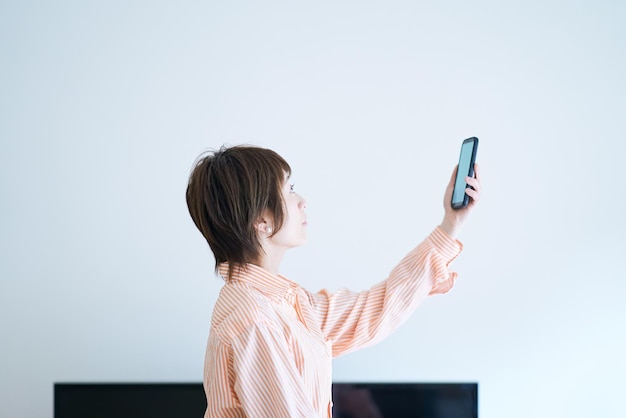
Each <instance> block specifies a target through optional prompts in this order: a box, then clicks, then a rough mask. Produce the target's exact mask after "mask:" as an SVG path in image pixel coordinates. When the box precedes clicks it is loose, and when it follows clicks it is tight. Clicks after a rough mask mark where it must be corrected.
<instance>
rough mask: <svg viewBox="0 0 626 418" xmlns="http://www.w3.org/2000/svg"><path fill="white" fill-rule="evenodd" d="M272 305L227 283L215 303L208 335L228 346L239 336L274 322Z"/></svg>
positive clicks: (252, 291)
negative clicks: (215, 335) (213, 333)
mask: <svg viewBox="0 0 626 418" xmlns="http://www.w3.org/2000/svg"><path fill="white" fill-rule="evenodd" d="M275 317H276V315H275V306H274V302H273V301H272V300H271V299H270V298H269V297H267V296H266V295H264V294H262V293H261V292H259V291H257V290H255V289H252V288H250V287H248V286H246V285H244V284H240V283H226V284H225V285H224V286H223V287H222V290H221V291H220V295H219V297H218V298H217V301H216V303H215V308H214V309H213V317H212V318H211V331H212V332H215V333H216V334H217V335H218V336H219V337H220V339H221V340H223V342H224V343H226V344H230V342H232V341H233V340H234V339H236V338H237V337H238V336H239V335H241V334H242V333H244V332H245V331H247V330H249V329H250V328H252V327H254V326H256V325H259V324H268V323H270V324H271V323H272V322H273V321H275Z"/></svg>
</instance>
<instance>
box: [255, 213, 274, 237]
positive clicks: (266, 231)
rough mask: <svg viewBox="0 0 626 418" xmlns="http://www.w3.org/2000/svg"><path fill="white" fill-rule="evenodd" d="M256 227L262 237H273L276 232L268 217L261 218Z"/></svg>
mask: <svg viewBox="0 0 626 418" xmlns="http://www.w3.org/2000/svg"><path fill="white" fill-rule="evenodd" d="M254 227H255V228H256V230H257V232H258V233H260V234H262V235H271V234H272V232H273V230H274V229H273V228H272V225H271V223H270V222H269V221H268V217H267V216H263V217H261V219H259V221H258V222H257V223H256V225H255V226H254Z"/></svg>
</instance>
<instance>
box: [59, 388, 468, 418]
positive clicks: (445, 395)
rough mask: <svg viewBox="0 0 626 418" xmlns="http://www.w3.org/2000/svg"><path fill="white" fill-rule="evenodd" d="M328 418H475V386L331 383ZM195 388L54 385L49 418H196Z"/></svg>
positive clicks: (201, 407)
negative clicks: (51, 415) (330, 412)
mask: <svg viewBox="0 0 626 418" xmlns="http://www.w3.org/2000/svg"><path fill="white" fill-rule="evenodd" d="M333 403H334V407H333V418H362V417H368V418H405V417H406V418H409V417H411V418H477V417H478V385H477V384H476V383H334V384H333ZM205 409H206V398H205V396H204V390H203V388H202V384H201V383H56V384H55V385H54V418H143V417H146V418H202V417H203V416H204V412H205Z"/></svg>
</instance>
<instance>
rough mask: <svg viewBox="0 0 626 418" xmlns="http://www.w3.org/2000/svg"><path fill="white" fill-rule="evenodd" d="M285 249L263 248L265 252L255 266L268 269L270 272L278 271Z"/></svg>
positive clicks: (276, 272) (275, 272)
mask: <svg viewBox="0 0 626 418" xmlns="http://www.w3.org/2000/svg"><path fill="white" fill-rule="evenodd" d="M284 255H285V250H282V251H281V250H277V249H270V248H265V254H263V255H262V256H261V258H260V259H259V261H258V262H257V263H255V264H256V265H257V266H259V267H262V268H263V269H265V270H267V271H269V272H270V273H272V274H278V273H279V272H280V263H281V262H282V261H283V256H284Z"/></svg>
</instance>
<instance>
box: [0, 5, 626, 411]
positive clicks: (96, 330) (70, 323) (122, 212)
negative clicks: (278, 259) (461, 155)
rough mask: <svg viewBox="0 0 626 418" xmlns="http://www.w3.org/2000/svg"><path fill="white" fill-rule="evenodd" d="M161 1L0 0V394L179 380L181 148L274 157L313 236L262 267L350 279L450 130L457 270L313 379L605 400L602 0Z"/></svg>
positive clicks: (574, 406) (425, 207) (183, 289)
mask: <svg viewBox="0 0 626 418" xmlns="http://www.w3.org/2000/svg"><path fill="white" fill-rule="evenodd" d="M176 3H177V4H176V5H174V2H127V1H112V2H98V3H96V2H93V3H92V4H88V3H86V2H79V1H65V2H44V1H30V2H16V1H15V2H3V3H2V4H1V5H0V53H1V56H2V64H1V65H0V91H1V92H2V93H1V94H0V106H1V108H0V173H1V177H0V213H1V220H0V257H1V258H0V279H1V281H0V335H1V339H2V340H1V343H0V393H1V394H2V395H1V396H2V400H1V401H0V417H2V418H9V417H19V418H28V417H51V416H52V384H53V382H56V381H200V380H201V378H202V376H201V373H202V363H203V356H204V348H205V341H206V336H207V334H208V327H209V320H210V313H211V310H212V306H213V303H214V301H215V297H216V294H217V292H218V289H219V287H220V281H219V279H217V278H215V277H214V276H213V275H212V268H213V260H212V258H211V255H210V252H209V249H208V246H207V245H206V243H204V242H203V239H202V237H201V235H200V234H199V233H198V232H197V231H196V230H195V227H194V226H193V223H192V222H191V219H190V218H189V216H188V213H187V209H186V205H185V200H184V191H185V187H186V181H187V176H188V173H189V170H190V168H191V165H192V163H193V161H194V159H195V158H196V156H197V155H198V154H199V153H200V152H202V151H203V150H205V149H207V148H211V147H219V146H220V145H222V144H223V143H231V144H235V143H253V144H257V145H261V146H267V147H270V148H273V149H275V150H277V151H278V152H279V153H281V154H282V155H284V156H285V157H286V158H287V160H288V161H289V162H290V163H291V165H292V166H293V169H294V177H295V181H296V188H297V190H298V191H299V192H300V193H301V194H303V195H304V196H306V197H307V198H308V203H309V204H308V207H309V210H308V212H309V218H310V222H309V230H310V241H309V243H308V244H307V245H306V246H305V247H303V248H300V249H297V250H294V251H293V252H292V253H291V254H288V257H287V259H286V260H285V263H284V271H283V272H284V273H285V274H287V275H288V276H290V277H291V278H293V279H294V280H297V281H299V282H301V283H302V284H303V285H304V286H305V287H307V288H309V289H311V290H317V289H320V288H323V287H327V288H330V289H337V288H339V287H341V286H348V287H351V288H354V289H363V288H366V287H368V286H370V285H372V284H374V283H375V282H377V281H378V280H380V279H382V278H384V277H385V275H386V274H387V273H388V272H389V270H390V269H391V268H392V267H393V265H394V263H395V262H396V261H398V260H399V259H400V258H401V257H402V256H403V255H404V254H405V253H406V252H407V251H408V250H409V249H411V248H412V246H414V245H416V244H417V243H418V242H419V241H420V240H421V239H422V238H423V237H424V236H425V235H426V234H427V233H428V232H429V231H430V230H431V229H432V228H434V227H435V226H436V225H437V224H438V222H439V221H440V219H441V215H442V209H441V200H442V194H443V189H444V187H445V185H446V183H447V180H448V178H449V175H450V171H451V169H452V167H453V165H454V164H455V163H456V159H457V157H458V150H459V146H460V143H461V141H462V140H463V139H464V138H466V137H469V136H473V135H476V136H478V137H480V139H481V147H480V150H479V156H478V160H479V162H480V163H481V164H482V169H483V176H484V180H483V183H484V198H483V201H482V202H481V205H480V207H479V209H478V210H477V211H476V213H475V214H474V215H473V217H472V219H471V220H470V222H469V223H468V225H467V226H466V228H465V230H464V231H463V233H462V236H461V239H462V240H463V242H464V244H465V251H464V252H463V254H462V255H461V256H460V258H459V259H458V260H457V261H455V263H454V269H455V270H456V271H458V272H459V273H460V278H459V281H458V284H457V286H456V287H455V289H453V291H452V292H451V293H449V294H448V295H445V296H438V297H433V298H430V299H429V300H427V301H426V302H425V303H424V304H423V305H422V307H421V308H420V309H419V310H418V312H417V313H416V314H415V315H414V316H413V318H412V319H411V320H410V321H409V322H408V323H407V324H406V325H405V326H404V327H403V328H401V329H400V330H399V331H398V332H397V333H396V334H394V335H393V336H392V337H390V338H389V339H388V340H386V341H384V342H383V343H381V344H380V345H378V346H376V347H373V348H370V349H366V350H363V351H361V352H358V353H354V354H352V355H349V356H346V357H343V358H340V359H337V360H336V362H335V369H334V376H335V380H343V381H346V380H365V381H379V380H382V381H395V380H401V381H477V382H479V384H480V416H481V418H501V417H507V418H517V417H520V418H527V417H568V418H578V417H580V418H583V417H585V418H588V417H604V418H606V417H618V416H620V417H623V416H624V415H623V414H624V406H623V402H622V398H623V393H624V390H625V389H626V384H625V383H624V377H623V376H624V373H626V361H625V360H624V354H623V353H624V352H626V341H625V340H626V337H625V334H626V333H625V331H626V325H625V324H626V308H625V304H624V302H623V297H624V296H623V295H624V291H625V290H626V284H625V282H626V275H625V274H624V271H623V254H624V250H625V249H626V246H625V245H624V233H625V232H626V225H625V224H626V221H625V217H624V207H625V206H626V197H625V194H626V193H625V191H624V182H623V180H620V177H619V176H620V175H621V174H622V172H623V161H624V155H626V146H625V143H626V141H625V140H626V135H625V134H624V120H625V116H626V100H624V97H626V81H624V74H626V54H625V51H626V29H625V26H624V24H623V23H624V16H625V13H626V3H624V2H617V1H613V2H612V1H602V2H597V1H595V2H592V1H588V2H565V1H562V2H557V1H542V2H523V4H522V2H517V3H512V4H508V5H505V4H504V3H503V2H496V1H493V2H487V1H482V2H463V1H449V2H418V1H386V2H382V1H380V2H362V1H360V2H357V1H354V2H342V1H328V2H321V1H317V2H287V1H285V2H251V1H250V2H245V3H244V2H220V4H219V5H218V4H217V3H218V2H202V1H182V2H176ZM270 3H271V4H270Z"/></svg>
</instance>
